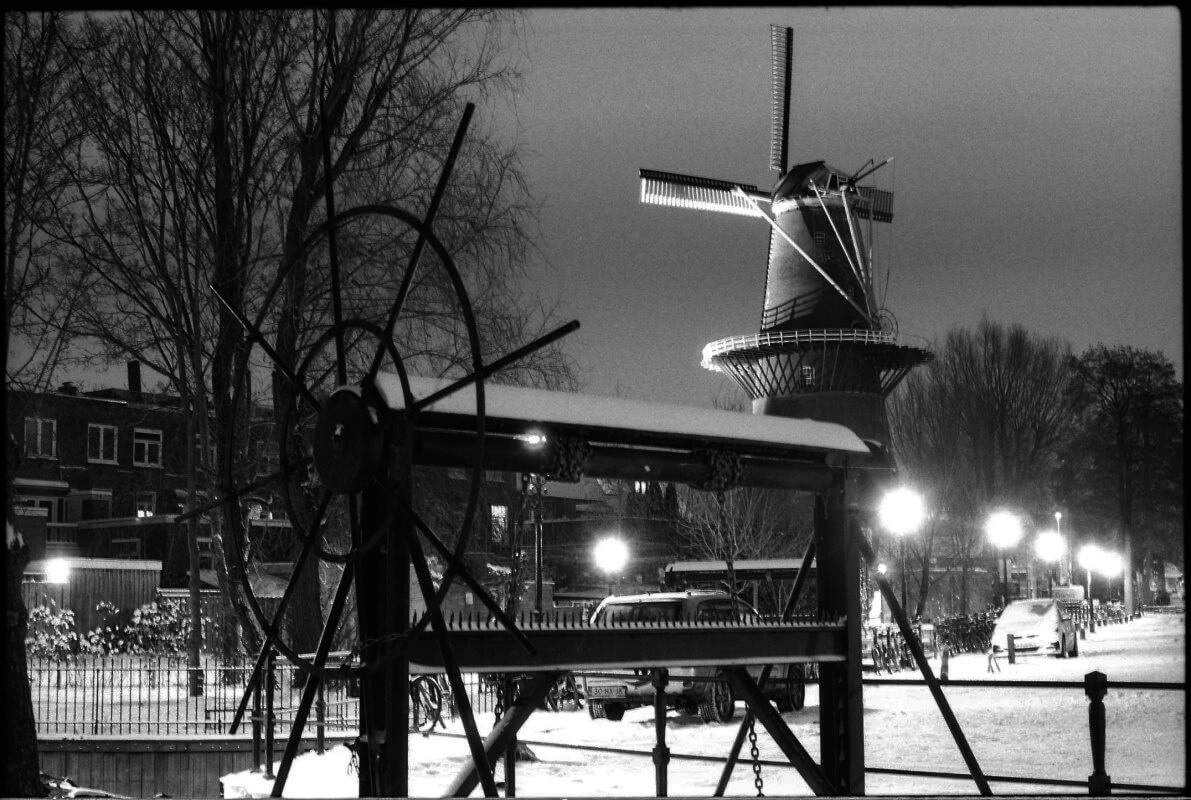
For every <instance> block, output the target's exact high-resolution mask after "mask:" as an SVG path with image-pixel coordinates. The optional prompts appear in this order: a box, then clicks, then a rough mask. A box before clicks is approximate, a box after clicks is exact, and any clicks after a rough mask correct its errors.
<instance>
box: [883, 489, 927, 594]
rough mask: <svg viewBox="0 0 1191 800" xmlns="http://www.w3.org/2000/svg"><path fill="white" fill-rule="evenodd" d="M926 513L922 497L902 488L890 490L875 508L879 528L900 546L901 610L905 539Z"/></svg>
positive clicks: (904, 571)
mask: <svg viewBox="0 0 1191 800" xmlns="http://www.w3.org/2000/svg"><path fill="white" fill-rule="evenodd" d="M925 516H926V511H925V509H924V508H923V504H922V495H920V494H918V492H915V491H914V490H913V489H909V488H906V487H904V486H901V487H898V488H896V489H892V490H890V491H889V492H888V493H887V494H886V495H885V496H884V497H883V498H881V504H880V506H878V507H877V518H878V519H879V520H880V523H881V527H883V528H885V529H886V530H887V531H889V532H890V533H892V534H893V535H894V536H896V537H897V538H898V543H899V544H900V545H901V575H902V609H903V610H905V608H906V606H907V603H906V537H907V536H909V535H910V534H911V533H913V532H914V531H916V530H918V526H919V525H921V524H922V520H923V518H924V517H925Z"/></svg>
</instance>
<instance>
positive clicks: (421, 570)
mask: <svg viewBox="0 0 1191 800" xmlns="http://www.w3.org/2000/svg"><path fill="white" fill-rule="evenodd" d="M409 555H410V561H412V562H413V565H414V573H415V574H416V575H417V578H418V585H419V586H420V587H421V589H422V597H423V598H425V600H426V613H427V614H428V615H429V616H430V625H431V627H432V628H434V635H435V637H436V638H437V639H438V646H439V650H441V651H442V660H443V667H444V668H445V669H446V672H447V680H449V681H450V683H451V691H452V692H453V693H454V695H455V698H456V702H458V704H459V716H460V717H461V718H462V720H463V730H464V732H465V733H466V734H467V746H468V749H470V750H471V760H472V763H473V764H474V765H475V767H476V770H477V771H478V772H479V773H480V784H481V785H482V786H483V787H484V796H485V797H498V796H499V795H498V793H497V791H496V781H495V779H494V778H493V777H492V765H491V764H490V763H488V754H487V753H485V752H484V741H483V740H482V739H481V738H480V731H479V729H478V728H477V727H476V718H475V715H474V714H473V713H472V710H471V701H470V700H468V697H467V689H466V687H465V686H464V685H463V677H462V675H461V674H460V672H459V664H458V663H457V662H456V661H455V655H454V653H453V652H452V650H451V645H450V642H449V641H448V640H447V629H446V623H445V622H444V621H443V618H442V609H441V608H439V606H438V605H437V604H436V603H434V602H433V600H434V595H435V591H434V582H433V581H432V580H431V579H430V568H429V567H427V566H426V551H424V550H423V549H422V543H421V542H419V541H418V537H417V536H410V537H409ZM407 678H408V674H407Z"/></svg>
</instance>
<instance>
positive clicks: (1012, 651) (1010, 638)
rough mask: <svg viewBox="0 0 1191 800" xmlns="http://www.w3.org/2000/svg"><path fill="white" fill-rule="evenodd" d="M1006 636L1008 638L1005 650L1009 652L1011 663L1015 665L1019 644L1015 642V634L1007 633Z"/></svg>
mask: <svg viewBox="0 0 1191 800" xmlns="http://www.w3.org/2000/svg"><path fill="white" fill-rule="evenodd" d="M1005 638H1006V639H1007V640H1008V642H1007V643H1006V646H1005V652H1007V653H1009V665H1010V666H1013V665H1014V664H1016V663H1017V645H1015V644H1014V643H1013V634H1012V633H1010V634H1006V635H1005Z"/></svg>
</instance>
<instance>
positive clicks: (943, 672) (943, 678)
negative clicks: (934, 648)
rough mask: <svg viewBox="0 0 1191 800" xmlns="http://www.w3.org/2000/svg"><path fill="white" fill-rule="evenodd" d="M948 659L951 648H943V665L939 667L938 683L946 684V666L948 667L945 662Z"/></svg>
mask: <svg viewBox="0 0 1191 800" xmlns="http://www.w3.org/2000/svg"><path fill="white" fill-rule="evenodd" d="M950 658H951V648H950V647H947V646H944V647H943V663H942V665H941V666H940V667H939V683H946V682H947V666H948V665H947V662H948V660H949V659H950Z"/></svg>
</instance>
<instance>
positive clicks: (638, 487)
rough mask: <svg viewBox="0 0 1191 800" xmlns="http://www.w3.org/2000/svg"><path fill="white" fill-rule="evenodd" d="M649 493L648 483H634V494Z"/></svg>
mask: <svg viewBox="0 0 1191 800" xmlns="http://www.w3.org/2000/svg"><path fill="white" fill-rule="evenodd" d="M647 491H649V483H648V482H647V481H633V493H634V494H645V493H646V492H647Z"/></svg>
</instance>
